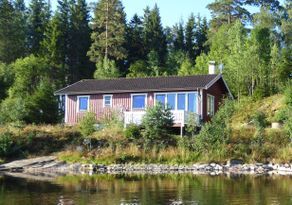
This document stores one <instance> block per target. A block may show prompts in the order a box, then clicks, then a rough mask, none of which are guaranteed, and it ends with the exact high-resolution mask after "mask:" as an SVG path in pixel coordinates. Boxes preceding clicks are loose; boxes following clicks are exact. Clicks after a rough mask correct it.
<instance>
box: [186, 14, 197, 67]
mask: <svg viewBox="0 0 292 205" xmlns="http://www.w3.org/2000/svg"><path fill="white" fill-rule="evenodd" d="M195 28H196V25H195V16H194V14H193V13H192V14H191V15H190V17H189V19H188V21H187V24H186V28H185V31H186V34H185V35H186V53H187V55H188V57H189V58H190V59H191V61H193V60H195V55H196V54H195V35H196V33H195V32H196V31H195Z"/></svg>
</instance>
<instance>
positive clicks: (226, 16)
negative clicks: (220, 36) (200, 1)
mask: <svg viewBox="0 0 292 205" xmlns="http://www.w3.org/2000/svg"><path fill="white" fill-rule="evenodd" d="M243 6H244V0H216V1H215V2H213V3H210V4H208V5H207V8H208V9H209V10H210V11H211V15H212V20H211V28H212V29H214V30H217V29H218V28H219V27H220V26H221V25H222V24H232V23H233V22H235V21H236V20H238V19H239V20H241V21H242V23H245V22H246V21H248V20H249V19H250V13H249V12H248V10H247V9H245V8H244V7H243Z"/></svg>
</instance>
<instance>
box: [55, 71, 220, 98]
mask: <svg viewBox="0 0 292 205" xmlns="http://www.w3.org/2000/svg"><path fill="white" fill-rule="evenodd" d="M220 78H221V75H194V76H183V77H182V76H168V77H147V78H117V79H106V80H94V79H90V80H81V81H78V82H76V83H74V84H72V85H69V86H67V87H65V88H62V89H60V90H58V91H56V93H55V94H56V95H63V94H71V95H73V94H97V93H101V94H106V93H108V94H110V93H129V92H131V93H132V92H150V91H156V92H157V91H179V90H182V91H183V90H194V89H197V88H207V87H209V85H210V83H211V84H213V82H216V81H217V80H218V79H220Z"/></svg>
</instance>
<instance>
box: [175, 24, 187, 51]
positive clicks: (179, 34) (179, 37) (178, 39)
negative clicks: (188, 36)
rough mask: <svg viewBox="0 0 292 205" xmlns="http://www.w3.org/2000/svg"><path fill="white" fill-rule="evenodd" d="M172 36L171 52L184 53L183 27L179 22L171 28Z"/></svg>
mask: <svg viewBox="0 0 292 205" xmlns="http://www.w3.org/2000/svg"><path fill="white" fill-rule="evenodd" d="M172 35H173V39H172V41H173V51H174V52H175V51H184V50H185V33H184V25H183V23H182V21H181V22H179V24H175V25H174V27H173V28H172Z"/></svg>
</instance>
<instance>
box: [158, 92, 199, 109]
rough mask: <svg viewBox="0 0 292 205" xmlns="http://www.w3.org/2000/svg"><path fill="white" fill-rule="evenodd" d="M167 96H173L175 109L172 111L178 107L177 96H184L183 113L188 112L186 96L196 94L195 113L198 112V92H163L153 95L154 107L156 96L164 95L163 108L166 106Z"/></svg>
mask: <svg viewBox="0 0 292 205" xmlns="http://www.w3.org/2000/svg"><path fill="white" fill-rule="evenodd" d="M167 94H175V108H174V109H173V110H178V109H177V106H178V103H177V100H178V98H177V96H178V94H185V109H184V111H188V107H189V105H188V103H189V102H188V94H196V104H197V105H196V113H198V112H199V103H198V100H199V98H198V94H199V93H198V91H187V92H163V93H154V105H155V104H156V96H157V95H165V106H166V105H167Z"/></svg>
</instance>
